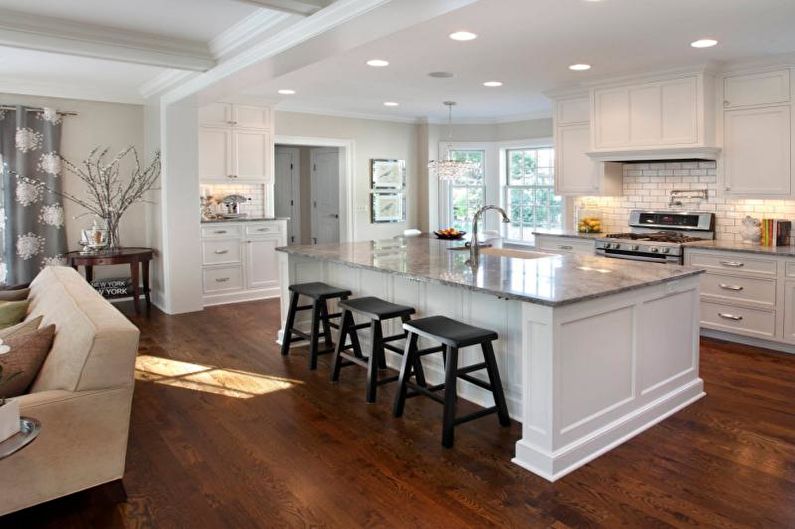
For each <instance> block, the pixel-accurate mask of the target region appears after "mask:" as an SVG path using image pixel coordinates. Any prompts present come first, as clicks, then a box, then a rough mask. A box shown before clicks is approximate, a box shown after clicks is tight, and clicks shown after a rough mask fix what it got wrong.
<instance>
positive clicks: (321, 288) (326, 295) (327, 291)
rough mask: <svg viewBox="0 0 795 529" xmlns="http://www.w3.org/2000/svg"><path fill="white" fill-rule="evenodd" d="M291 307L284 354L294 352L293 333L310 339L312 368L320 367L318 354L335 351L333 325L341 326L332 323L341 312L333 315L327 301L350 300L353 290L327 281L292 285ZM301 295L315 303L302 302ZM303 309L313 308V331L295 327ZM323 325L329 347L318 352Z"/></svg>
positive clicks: (283, 344) (283, 341)
mask: <svg viewBox="0 0 795 529" xmlns="http://www.w3.org/2000/svg"><path fill="white" fill-rule="evenodd" d="M289 290H290V293H291V294H290V309H289V310H288V311H287V321H286V322H285V325H284V337H283V338H282V356H287V354H288V353H289V352H290V342H291V341H292V338H293V335H294V334H295V335H297V336H300V337H301V338H304V339H306V340H309V369H317V357H318V356H320V355H322V354H326V353H331V352H333V351H334V349H333V348H332V343H331V328H332V327H333V328H335V329H337V328H339V326H338V325H337V324H336V323H334V322H332V321H331V320H332V319H333V318H339V317H340V313H335V314H329V313H328V305H327V303H326V302H327V301H328V300H330V299H342V300H345V299H348V296H350V295H351V291H350V290H346V289H344V288H337V287H333V286H331V285H327V284H326V283H298V284H295V285H290V287H289ZM300 296H306V297H308V298H310V299H311V300H312V304H311V305H302V306H299V305H298V299H299V297H300ZM302 310H311V311H312V328H311V330H310V331H309V334H307V333H305V332H303V331H300V330H298V329H296V328H294V325H295V314H296V313H297V312H299V311H302ZM321 323H322V324H323V338H324V342H325V345H326V349H324V350H322V351H318V349H317V342H318V340H319V338H320V324H321Z"/></svg>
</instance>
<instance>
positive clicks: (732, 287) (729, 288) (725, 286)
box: [718, 283, 745, 292]
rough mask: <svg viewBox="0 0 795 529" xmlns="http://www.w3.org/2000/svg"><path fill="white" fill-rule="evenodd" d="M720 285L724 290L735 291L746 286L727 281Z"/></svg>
mask: <svg viewBox="0 0 795 529" xmlns="http://www.w3.org/2000/svg"><path fill="white" fill-rule="evenodd" d="M718 286H719V287H720V288H722V289H723V290H734V291H735V292H739V291H741V290H745V287H742V286H740V285H727V284H726V283H721V284H719V285H718Z"/></svg>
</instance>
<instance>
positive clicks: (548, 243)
mask: <svg viewBox="0 0 795 529" xmlns="http://www.w3.org/2000/svg"><path fill="white" fill-rule="evenodd" d="M535 238H536V244H535V247H536V248H538V249H539V250H542V251H547V252H555V253H576V254H580V255H594V252H595V250H596V245H595V243H594V241H593V239H580V238H577V237H564V236H562V235H547V234H543V235H542V234H537V235H536V236H535Z"/></svg>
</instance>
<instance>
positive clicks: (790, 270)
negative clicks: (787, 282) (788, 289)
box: [786, 261, 795, 277]
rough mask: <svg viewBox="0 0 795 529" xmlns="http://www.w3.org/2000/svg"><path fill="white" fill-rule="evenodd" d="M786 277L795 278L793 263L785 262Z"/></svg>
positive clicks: (794, 263) (794, 264)
mask: <svg viewBox="0 0 795 529" xmlns="http://www.w3.org/2000/svg"><path fill="white" fill-rule="evenodd" d="M786 270H787V277H795V261H787V268H786Z"/></svg>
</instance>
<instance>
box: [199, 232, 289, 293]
mask: <svg viewBox="0 0 795 529" xmlns="http://www.w3.org/2000/svg"><path fill="white" fill-rule="evenodd" d="M286 245H287V221H286V220H267V221H261V222H237V223H235V222H223V223H217V224H205V225H203V226H202V259H203V261H202V275H203V278H204V292H203V294H204V305H205V306H209V305H220V304H224V303H236V302H240V301H251V300H255V299H265V298H272V297H278V296H279V266H278V259H277V254H276V248H278V247H280V246H286Z"/></svg>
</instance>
